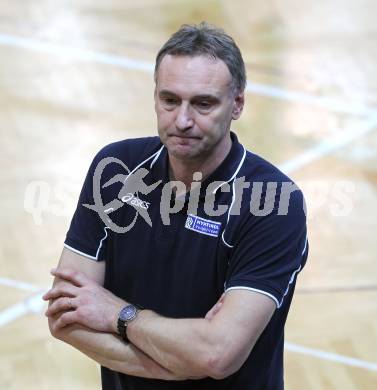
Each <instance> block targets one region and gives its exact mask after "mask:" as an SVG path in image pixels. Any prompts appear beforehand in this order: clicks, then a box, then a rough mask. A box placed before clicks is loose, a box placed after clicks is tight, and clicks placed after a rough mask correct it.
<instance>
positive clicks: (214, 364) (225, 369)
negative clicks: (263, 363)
mask: <svg viewBox="0 0 377 390" xmlns="http://www.w3.org/2000/svg"><path fill="white" fill-rule="evenodd" d="M239 368H240V365H239V364H238V362H237V361H235V359H234V358H233V357H232V356H231V354H230V353H229V352H228V351H224V350H220V349H219V350H218V351H216V352H212V353H211V354H210V355H209V356H207V358H206V359H205V362H204V371H205V373H206V376H209V377H210V378H213V379H217V380H219V379H224V378H227V377H228V376H230V375H232V374H234V373H235V372H236V371H238V369H239Z"/></svg>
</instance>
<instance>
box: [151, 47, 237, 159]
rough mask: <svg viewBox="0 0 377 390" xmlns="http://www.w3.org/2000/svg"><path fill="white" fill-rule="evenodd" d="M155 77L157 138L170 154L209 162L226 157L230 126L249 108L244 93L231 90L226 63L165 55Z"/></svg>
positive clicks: (204, 57)
mask: <svg viewBox="0 0 377 390" xmlns="http://www.w3.org/2000/svg"><path fill="white" fill-rule="evenodd" d="M156 76H157V77H156V88H155V96H154V97H155V110H156V114H157V124H158V133H159V136H160V138H161V141H162V143H163V144H164V145H165V146H166V147H167V149H168V151H169V154H170V155H171V156H173V157H174V158H176V159H181V160H205V159H206V158H208V156H218V155H220V154H221V153H223V152H224V150H225V149H226V145H228V146H229V144H230V139H229V129H230V123H231V121H232V119H238V118H239V116H240V115H241V112H242V108H243V103H244V95H243V93H240V94H238V95H236V96H235V93H234V92H233V90H232V87H231V74H230V72H229V70H228V68H227V66H226V64H225V63H224V62H223V61H221V60H217V59H213V58H209V57H206V56H195V57H189V56H172V55H166V56H165V57H164V58H163V59H162V61H161V63H160V66H159V69H158V72H157V75H156ZM228 150H229V149H228ZM224 157H225V156H224Z"/></svg>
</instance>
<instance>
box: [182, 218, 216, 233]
mask: <svg viewBox="0 0 377 390" xmlns="http://www.w3.org/2000/svg"><path fill="white" fill-rule="evenodd" d="M220 227H221V222H215V221H211V220H209V219H204V218H200V217H198V216H196V215H192V214H189V215H188V216H187V219H186V223H185V228H186V229H189V230H193V231H194V232H198V233H201V234H206V235H207V236H212V237H218V236H219V233H220Z"/></svg>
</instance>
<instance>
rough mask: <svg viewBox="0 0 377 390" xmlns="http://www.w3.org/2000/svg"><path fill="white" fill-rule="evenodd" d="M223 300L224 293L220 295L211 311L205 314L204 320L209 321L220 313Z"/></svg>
mask: <svg viewBox="0 0 377 390" xmlns="http://www.w3.org/2000/svg"><path fill="white" fill-rule="evenodd" d="M224 299H225V293H223V295H221V297H220V299H219V300H218V301H217V302H216V304H215V305H214V306H213V307H212V309H211V310H210V311H209V312H208V313H207V314H206V316H205V317H204V318H205V319H206V320H209V321H211V320H212V319H213V317H215V315H216V314H217V313H218V312H219V311H220V309H221V306H222V304H223V302H224Z"/></svg>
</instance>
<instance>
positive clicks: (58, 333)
mask: <svg viewBox="0 0 377 390" xmlns="http://www.w3.org/2000/svg"><path fill="white" fill-rule="evenodd" d="M48 328H49V330H50V333H51V336H52V337H55V338H56V339H58V340H62V341H64V337H63V336H64V332H63V331H62V329H61V328H60V329H59V328H57V327H56V323H55V321H54V320H53V319H52V318H50V317H49V318H48Z"/></svg>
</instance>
